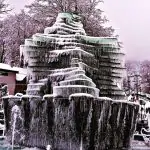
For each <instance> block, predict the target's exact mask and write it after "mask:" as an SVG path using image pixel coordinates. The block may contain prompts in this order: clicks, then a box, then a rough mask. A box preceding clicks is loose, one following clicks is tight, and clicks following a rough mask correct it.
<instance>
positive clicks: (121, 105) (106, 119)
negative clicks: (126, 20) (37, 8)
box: [3, 13, 138, 150]
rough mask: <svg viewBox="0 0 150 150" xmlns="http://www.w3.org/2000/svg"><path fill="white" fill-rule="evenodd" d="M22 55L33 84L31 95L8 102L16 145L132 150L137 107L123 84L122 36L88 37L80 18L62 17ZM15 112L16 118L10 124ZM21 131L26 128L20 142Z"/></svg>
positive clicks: (27, 44)
mask: <svg viewBox="0 0 150 150" xmlns="http://www.w3.org/2000/svg"><path fill="white" fill-rule="evenodd" d="M20 53H21V56H23V58H24V60H23V62H24V63H25V66H27V79H28V82H29V83H30V84H28V87H27V95H23V96H22V97H21V101H20V97H16V96H15V97H14V96H8V97H4V98H3V99H4V108H5V111H4V112H5V115H6V119H7V121H6V124H7V126H6V135H7V137H8V139H9V138H11V139H12V141H10V142H12V144H13V143H14V142H15V143H17V144H21V145H25V146H31V147H40V148H44V149H46V148H47V149H53V148H54V149H64V150H85V149H93V150H94V149H122V148H123V147H126V148H128V147H129V144H130V142H129V139H130V137H131V136H132V133H133V130H134V127H135V126H134V125H135V122H136V116H137V113H138V104H135V103H132V102H127V100H126V99H125V93H124V92H123V91H122V89H121V86H120V85H121V84H122V76H123V70H124V66H123V64H122V63H123V57H124V53H123V52H122V51H121V50H120V47H119V45H118V41H117V38H114V37H91V36H86V33H85V30H84V28H83V25H82V23H81V18H80V17H79V16H78V15H75V14H70V13H60V14H59V15H58V17H57V19H56V22H55V23H54V25H53V26H52V27H47V28H46V29H45V31H44V34H43V33H36V34H34V35H33V37H32V39H27V40H26V41H25V45H24V46H21V51H20ZM17 102H19V104H20V105H19V106H20V107H19V106H17V105H16V104H17ZM10 110H12V112H13V113H14V114H13V117H12V119H13V120H16V121H13V122H11V123H10V122H9V121H8V120H9V119H10V118H11V116H10ZM21 117H22V118H23V119H22V122H21V127H20V126H18V125H19V122H18V118H20V119H21ZM129 120H130V121H129ZM10 126H13V128H12V129H11V128H10ZM17 127H20V128H21V129H22V130H21V131H22V132H21V135H20V136H19V138H18V137H17V138H16V139H19V140H18V141H16V140H15V139H14V137H15V134H16V131H17ZM19 131H20V130H19ZM10 133H13V134H12V135H10ZM106 134H107V135H106ZM20 139H21V140H20ZM48 145H49V146H48Z"/></svg>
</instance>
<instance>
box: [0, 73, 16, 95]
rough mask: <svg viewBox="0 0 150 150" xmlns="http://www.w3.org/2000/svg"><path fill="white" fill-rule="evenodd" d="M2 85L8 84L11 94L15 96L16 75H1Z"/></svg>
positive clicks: (0, 81)
mask: <svg viewBox="0 0 150 150" xmlns="http://www.w3.org/2000/svg"><path fill="white" fill-rule="evenodd" d="M0 83H5V84H7V85H8V91H9V94H10V95H14V93H15V87H16V73H15V72H8V75H7V76H3V75H0Z"/></svg>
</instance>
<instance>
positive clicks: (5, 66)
mask: <svg viewBox="0 0 150 150" xmlns="http://www.w3.org/2000/svg"><path fill="white" fill-rule="evenodd" d="M0 70H8V71H12V72H19V71H18V70H16V68H15V67H11V66H10V65H8V64H4V63H0Z"/></svg>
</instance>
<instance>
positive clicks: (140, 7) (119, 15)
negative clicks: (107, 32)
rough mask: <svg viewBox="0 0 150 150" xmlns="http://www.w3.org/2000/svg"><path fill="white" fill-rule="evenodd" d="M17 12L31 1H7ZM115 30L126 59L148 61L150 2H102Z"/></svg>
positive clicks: (118, 0)
mask: <svg viewBox="0 0 150 150" xmlns="http://www.w3.org/2000/svg"><path fill="white" fill-rule="evenodd" d="M7 1H8V3H9V4H11V6H12V7H13V8H14V12H19V11H20V9H22V8H23V7H24V5H26V4H30V3H31V1H33V0H7ZM100 8H102V9H103V10H104V12H105V14H106V16H107V18H108V19H109V20H110V25H112V26H113V28H115V29H116V32H117V33H118V34H119V36H120V39H121V41H122V42H123V44H124V49H125V51H126V55H127V58H128V59H135V60H138V59H140V60H143V59H149V60H150V38H149V35H150V0H104V3H103V4H101V5H100Z"/></svg>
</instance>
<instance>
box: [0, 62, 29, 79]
mask: <svg viewBox="0 0 150 150" xmlns="http://www.w3.org/2000/svg"><path fill="white" fill-rule="evenodd" d="M0 70H7V71H12V72H16V80H17V81H22V80H23V79H24V78H25V77H26V76H27V69H25V68H20V67H11V66H10V65H8V64H4V63H0Z"/></svg>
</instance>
